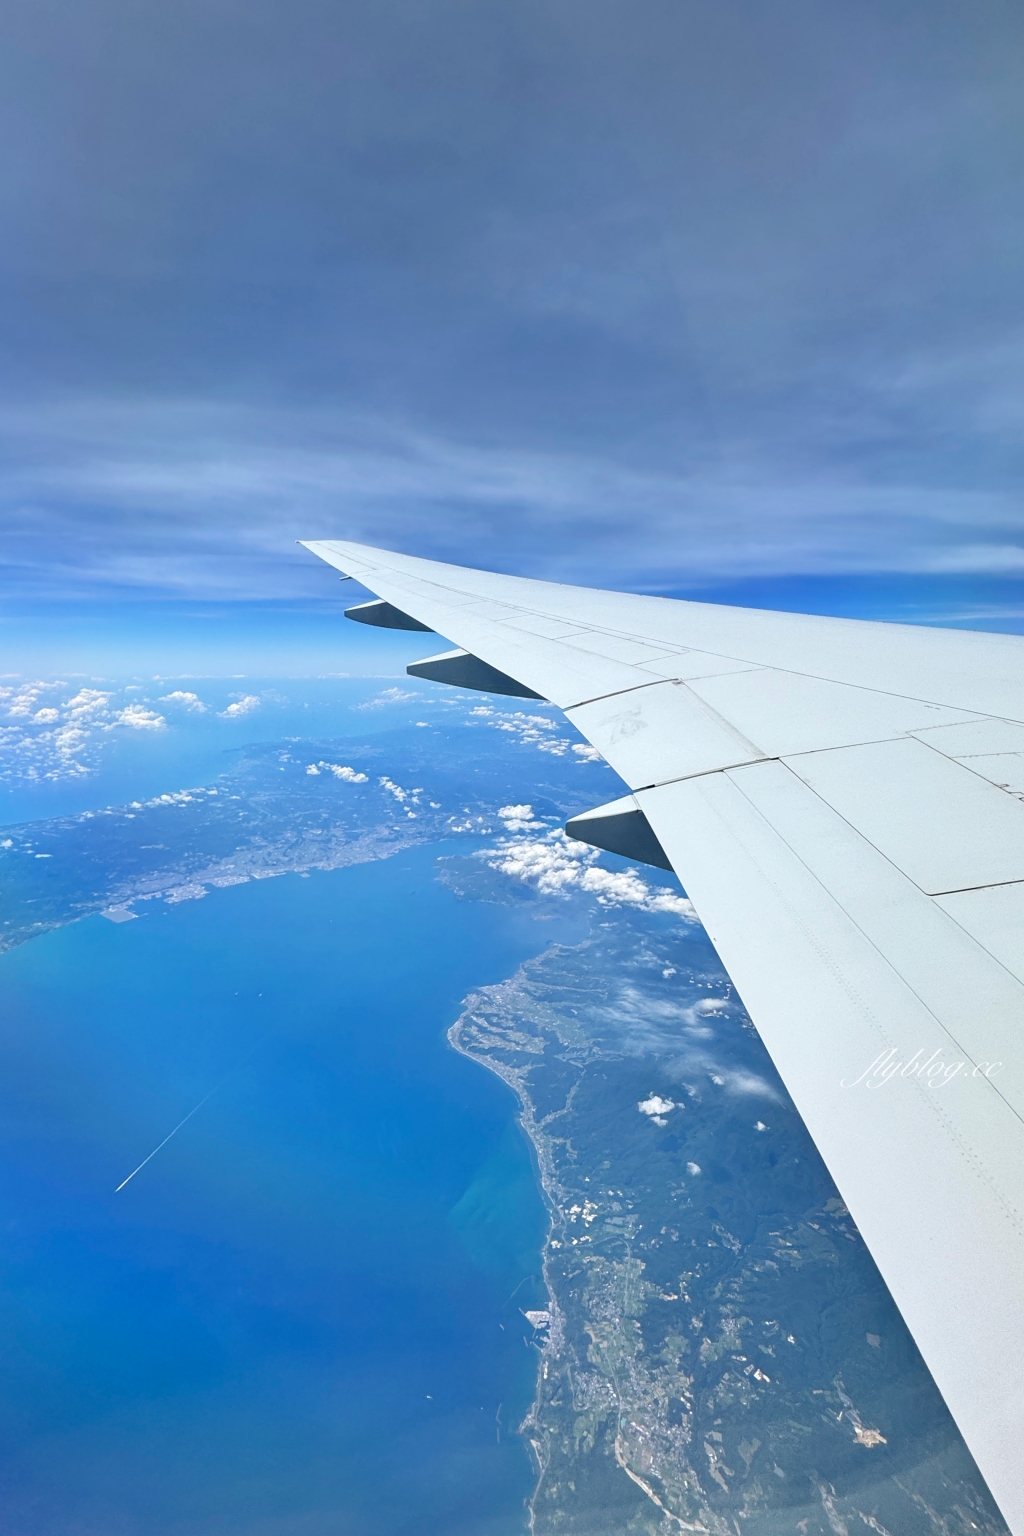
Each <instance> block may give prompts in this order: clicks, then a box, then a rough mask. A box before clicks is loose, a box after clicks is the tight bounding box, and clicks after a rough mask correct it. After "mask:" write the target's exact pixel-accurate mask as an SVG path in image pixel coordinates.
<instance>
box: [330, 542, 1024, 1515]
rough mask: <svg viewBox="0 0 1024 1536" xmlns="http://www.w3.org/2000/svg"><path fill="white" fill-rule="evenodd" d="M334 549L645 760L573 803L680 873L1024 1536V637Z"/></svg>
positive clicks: (464, 663)
mask: <svg viewBox="0 0 1024 1536" xmlns="http://www.w3.org/2000/svg"><path fill="white" fill-rule="evenodd" d="M306 548H308V549H310V550H311V551H312V552H313V553H314V554H316V555H319V556H320V558H321V559H323V560H326V561H327V562H328V563H329V564H330V565H333V566H335V567H337V568H338V569H339V570H341V571H343V572H344V573H345V574H346V575H350V576H354V577H356V578H357V579H358V581H359V582H361V583H362V584H363V585H364V586H366V587H368V588H369V589H370V590H371V591H372V592H375V593H377V594H378V596H379V598H380V599H382V601H381V602H380V603H378V604H369V605H365V606H364V609H363V611H362V612H359V613H354V614H353V616H354V617H357V618H362V619H363V620H364V621H365V622H370V623H380V624H384V625H386V626H388V627H402V628H423V629H429V630H433V631H435V632H437V633H438V634H441V635H444V636H446V637H447V638H448V639H449V640H450V641H452V642H454V644H455V645H456V646H458V647H459V649H458V650H456V651H452V652H448V653H445V654H442V655H440V656H437V657H432V658H428V660H427V661H425V662H423V663H419V664H417V665H415V666H413V667H411V668H410V669H409V670H410V672H412V673H414V674H416V675H420V676H426V677H436V678H439V679H441V680H444V681H450V682H454V683H457V684H461V685H462V686H466V687H482V688H485V689H490V690H491V691H496V692H505V693H513V694H519V695H522V696H527V697H531V696H532V697H540V698H544V699H548V700H550V701H551V702H552V703H554V704H556V705H558V706H559V707H560V708H561V709H563V710H564V711H565V714H566V715H567V717H568V718H569V719H570V720H571V721H572V723H573V724H574V725H575V726H576V727H577V729H578V730H579V731H580V732H581V733H582V735H583V736H584V737H585V738H586V739H587V740H588V741H589V742H591V743H592V744H593V745H594V746H595V747H597V748H598V750H599V751H600V752H601V753H602V754H603V756H604V757H605V758H606V759H607V761H608V762H609V763H610V764H611V766H612V767H613V768H614V769H615V770H616V772H617V773H618V774H619V775H620V776H621V777H622V778H623V779H624V780H625V782H626V784H627V785H628V786H629V788H630V790H631V791H632V794H631V795H629V796H627V797H626V798H625V800H623V801H619V802H615V803H613V804H612V805H611V806H608V807H603V808H598V809H597V810H596V811H595V812H593V813H589V814H588V815H585V816H581V817H579V818H576V820H575V822H572V823H570V824H569V828H568V830H569V831H570V832H571V833H573V834H574V835H577V836H583V837H584V838H586V840H588V841H591V842H594V843H596V844H597V845H598V846H601V847H608V848H613V849H615V850H616V851H621V852H625V853H627V854H629V853H633V854H634V855H635V856H637V857H640V858H646V859H647V861H648V862H654V863H658V862H660V863H663V864H665V865H666V866H667V865H670V866H671V867H672V868H673V869H674V870H675V871H676V872H677V874H678V875H679V878H680V880H681V881H682V884H683V886H684V888H685V890H686V892H687V895H688V896H689V897H690V900H691V901H692V902H693V904H694V907H695V908H696V910H697V912H698V914H699V915H700V918H701V920H702V922H703V923H704V926H705V928H706V929H707V931H708V933H709V934H710V936H711V939H712V941H713V943H714V945H715V947H716V949H717V950H718V952H719V954H720V956H721V958H722V961H723V963H724V965H725V967H726V969H727V970H728V972H729V974H730V976H731V977H732V979H733V981H734V982H735V984H736V986H737V988H738V990H739V992H740V995H741V996H742V998H743V1001H744V1003H745V1005H746V1007H747V1010H748V1012H749V1013H750V1016H751V1018H752V1019H753V1021H754V1023H755V1025H756V1027H757V1029H758V1031H759V1033H760V1035H761V1037H762V1039H763V1040H764V1042H765V1045H766V1046H767V1048H768V1050H769V1052H770V1053H771V1055H772V1058H773V1060H774V1062H775V1064H776V1066H777V1068H778V1070H779V1073H780V1074H781V1076H782V1078H783V1081H784V1082H785V1084H786V1086H787V1088H788V1089H789V1092H790V1094H791V1095H792V1097H793V1100H794V1102H795V1103H796V1105H797V1108H798V1109H799V1111H800V1113H801V1114H802V1116H803V1118H804V1120H805V1122H806V1124H807V1126H808V1129H809V1130H810V1132H811V1135H812V1136H813V1138H814V1140H815V1142H816V1144H817V1146H818V1148H819V1150H820V1152H821V1154H822V1157H823V1158H824V1160H825V1163H826V1164H827V1166H828V1169H829V1172H830V1173H831V1175H832V1177H833V1179H834V1180H835V1182H836V1184H837V1186H838V1188H839V1190H840V1192H841V1194H842V1196H843V1198H844V1200H845V1201H846V1203H847V1205H848V1206H849V1209H850V1211H851V1213H852V1214H853V1217H854V1219H855V1220H856V1222H857V1224H858V1226H859V1228H860V1231H861V1233H862V1234H863V1236H864V1239H865V1241H866V1242H867V1244H868V1247H869V1248H870V1250H871V1253H872V1255H873V1256H874V1259H875V1261H876V1263H877V1264H878V1267H879V1269H880V1270H881V1272H882V1275H883V1277H884V1278H885V1281H886V1283H887V1284H888V1286H889V1289H890V1291H891V1292H892V1295H893V1297H894V1298H895V1300H896V1303H897V1305H898V1306H899V1308H900V1310H901V1312H902V1314H903V1316H904V1318H905V1320H906V1322H907V1325H908V1326H909V1328H910V1330H911V1333H912V1334H913V1336H914V1339H915V1341H916V1342H917V1345H918V1347H919V1349H920V1350H921V1353H922V1355H923V1356H924V1359H925V1360H926V1362H927V1364H928V1366H929V1368H930V1370H931V1372H932V1374H933V1376H934V1378H935V1380H936V1382H937V1383H938V1385H939V1387H940V1389H941V1391H942V1393H943V1395H944V1396H945V1399H946V1402H947V1404H948V1406H949V1408H950V1411H951V1412H952V1414H953V1417H954V1418H955V1420H956V1422H957V1424H958V1426H959V1428H960V1430H961V1432H962V1434H963V1436H964V1439H965V1440H966V1442H967V1445H968V1446H969V1448H970V1450H971V1452H972V1454H973V1455H974V1457H975V1460H976V1461H977V1463H978V1465H979V1467H980V1468H981V1471H982V1473H983V1475H984V1476H985V1478H986V1479H987V1481H988V1484H989V1487H990V1488H991V1490H992V1493H993V1496H994V1497H995V1499H996V1501H997V1503H998V1504H999V1506H1000V1508H1001V1511H1002V1513H1003V1516H1004V1518H1005V1520H1006V1521H1007V1523H1008V1524H1009V1526H1010V1528H1011V1529H1012V1530H1013V1531H1014V1532H1015V1533H1016V1536H1024V1473H1022V1472H1021V1470H1020V1468H1021V1464H1022V1463H1021V1455H1022V1453H1021V1429H1022V1425H1024V1386H1022V1379H1024V1375H1022V1373H1024V1118H1022V1117H1024V803H1022V801H1024V639H1021V638H1018V637H1016V636H1004V635H987V634H977V633H970V632H961V631H951V630H937V629H924V628H917V627H911V626H905V625H893V624H874V623H865V622H860V621H856V620H840V619H825V618H814V617H809V616H805V615H799V614H778V613H768V612H759V611H756V610H752V609H742V608H728V607H723V606H719V605H711V604H703V603H684V602H675V601H672V600H666V599H663V598H656V597H642V596H636V595H631V594H626V593H617V592H599V591H593V590H590V589H587V588H582V587H572V586H563V585H559V584H556V583H551V582H543V581H530V580H525V579H522V578H519V577H514V576H501V575H496V574H493V573H490V572H485V571H474V570H468V569H464V568H462V567H459V566H453V565H444V564H441V563H438V562H435V561H432V560H420V559H416V558H413V557H411V556H406V555H399V554H392V553H390V552H388V551H386V550H380V549H373V548H370V547H368V546H366V545H362V544H351V543H344V542H340V541H333V540H327V541H320V542H311V543H308V544H307V545H306ZM371 610H372V611H371Z"/></svg>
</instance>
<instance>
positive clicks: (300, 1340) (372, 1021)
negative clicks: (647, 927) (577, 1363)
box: [0, 849, 578, 1536]
mask: <svg viewBox="0 0 1024 1536" xmlns="http://www.w3.org/2000/svg"><path fill="white" fill-rule="evenodd" d="M434 857H435V852H434V850H431V849H419V850H414V851H411V852H407V853H405V854H402V855H399V856H397V857H395V858H393V859H389V860H386V861H383V862H380V863H375V864H370V865H364V866H357V867H354V868H350V869H346V870H340V871H335V872H333V873H330V874H316V875H313V876H311V877H310V878H306V879H303V878H298V877H295V876H286V877H283V878H280V879H275V880H264V881H259V882H253V883H251V884H249V885H245V886H239V887H236V888H234V889H229V890H224V891H218V892H215V893H214V894H212V895H210V896H208V897H207V898H206V899H205V900H202V901H196V902H187V903H184V904H182V905H179V906H176V907H168V906H165V905H164V904H162V903H152V904H150V905H149V907H148V908H147V909H146V913H145V916H144V917H143V918H142V919H141V920H140V921H137V922H132V923H127V924H123V925H120V926H115V925H113V924H110V923H107V922H105V921H104V920H103V919H100V918H91V919H89V920H87V921H85V922H83V923H80V924H77V925H74V926H71V927H67V928H63V929H60V930H58V931H56V932H54V933H51V934H48V935H46V936H44V937H43V938H40V939H37V940H34V941H33V942H31V943H29V944H26V945H23V946H21V947H20V948H18V949H15V950H13V951H11V952H10V953H8V954H6V955H4V956H2V957H0V997H2V1014H0V1110H2V1115H0V1126H2V1129H0V1220H2V1222H3V1228H4V1238H5V1240H4V1244H3V1254H2V1259H0V1313H2V1322H0V1339H2V1343H0V1351H2V1369H0V1436H2V1442H3V1453H2V1467H0V1499H2V1504H3V1508H4V1510H5V1517H4V1530H5V1531H7V1532H10V1533H12V1536H29V1533H32V1536H35V1533H44V1532H45V1533H47V1536H50V1533H53V1532H55V1531H68V1532H71V1531H73V1532H74V1533H75V1536H93V1533H96V1536H100V1533H102V1536H111V1533H118V1536H121V1533H124V1536H134V1533H136V1532H137V1533H140V1536H142V1533H146V1536H158V1533H164V1532H168V1533H170V1532H174V1533H189V1536H193V1533H195V1536H200V1533H211V1536H212V1533H215V1532H216V1533H218V1536H219V1533H228V1532H234V1531H238V1532H243V1531H244V1532H245V1533H247V1536H253V1533H259V1536H271V1533H278V1532H280V1533H285V1532H287V1533H289V1536H292V1533H301V1536H318V1533H320V1532H331V1533H332V1536H338V1533H344V1536H348V1533H352V1536H398V1533H404V1532H413V1531H415V1532H417V1533H419V1532H424V1531H435V1530H436V1531H444V1532H446V1533H451V1536H458V1533H460V1532H465V1533H472V1536H505V1533H512V1532H515V1531H519V1530H520V1529H521V1528H522V1524H523V1513H522V1506H523V1500H524V1498H525V1497H526V1495H527V1494H528V1492H529V1488H530V1484H531V1473H530V1468H529V1464H528V1461H527V1457H526V1454H525V1451H524V1449H523V1446H522V1444H521V1442H520V1441H519V1439H518V1437H517V1436H516V1435H515V1434H514V1433H513V1432H512V1429H511V1426H514V1424H515V1423H516V1422H517V1421H518V1418H519V1417H520V1416H521V1415H522V1413H523V1412H524V1411H525V1408H526V1406H527V1404H528V1402H529V1399H530V1397H531V1395H532V1386H533V1375H534V1361H535V1358H536V1357H535V1355H534V1352H533V1350H532V1349H531V1348H530V1347H529V1346H528V1344H527V1342H526V1339H525V1336H526V1335H527V1334H528V1333H529V1332H530V1330H529V1328H528V1326H527V1325H526V1324H525V1323H524V1321H523V1319H522V1316H521V1313H520V1310H519V1309H520V1307H522V1306H528V1305H530V1303H531V1298H533V1299H539V1292H538V1291H537V1289H536V1286H537V1281H536V1279H535V1278H531V1277H533V1276H535V1275H536V1272H537V1266H538V1247H539V1244H540V1241H541V1237H542V1233H543V1229H544V1219H545V1218H544V1213H543V1209H542V1206H541V1202H540V1198H539V1195H538V1194H537V1192H536V1187H535V1182H534V1178H533V1173H532V1170H531V1166H530V1162H529V1156H528V1152H527V1149H526V1146H525V1144H524V1142H523V1141H522V1139H521V1137H520V1135H519V1132H518V1130H517V1128H516V1127H515V1125H514V1110H515V1106H514V1102H513V1100H512V1096H511V1094H510V1093H509V1092H508V1091H507V1090H506V1089H505V1088H504V1086H503V1085H502V1084H501V1083H499V1082H498V1081H497V1080H496V1079H495V1078H494V1077H493V1076H491V1075H490V1074H488V1073H487V1072H485V1071H483V1070H481V1069H480V1068H479V1067H477V1066H475V1065H474V1064H472V1063H471V1062H469V1061H467V1060H465V1059H464V1058H462V1057H460V1056H458V1055H456V1054H455V1053H454V1052H453V1051H451V1050H450V1048H449V1047H448V1046H447V1043H446V1040H445V1037H444V1032H445V1029H446V1028H447V1026H448V1025H449V1024H450V1023H451V1022H452V1021H453V1020H454V1018H455V1017H456V1016H457V1013H458V1011H459V1001H460V999H461V998H462V996H463V995H464V994H465V993H466V992H467V991H468V990H470V989H472V988H473V987H475V986H478V985H480V984H483V983H487V982H491V981H497V980H500V979H501V978H503V977H505V976H507V975H509V974H511V973H512V972H513V971H514V970H515V968H516V966H517V964H518V963H519V962H520V961H521V960H522V959H523V958H525V956H527V955H528V954H531V953H536V952H537V951H539V950H540V949H542V948H543V947H544V945H545V943H546V942H549V941H550V940H552V939H556V938H559V939H562V938H565V937H568V936H570V935H568V934H566V933H563V932H561V931H558V932H556V931H555V925H553V924H551V923H543V924H542V923H539V922H537V921H536V920H534V919H533V918H531V917H530V916H529V915H528V914H524V913H523V911H522V910H521V909H516V908H496V907H494V906H483V905H481V904H476V903H471V902H460V901H459V900H457V899H456V898H455V897H454V896H453V895H452V894H451V893H450V892H449V891H447V890H446V889H445V888H443V887H441V886H439V885H438V884H437V882H436V881H435V879H434ZM576 936H578V935H576ZM215 1084H219V1086H218V1087H217V1089H216V1092H215V1093H214V1094H213V1096H212V1097H211V1098H210V1100H209V1102H208V1103H207V1104H205V1105H204V1106H203V1108H202V1109H200V1110H199V1112H198V1113H197V1114H196V1115H195V1116H194V1117H193V1119H191V1120H190V1121H189V1122H188V1124H187V1125H186V1126H184V1127H183V1128H182V1130H181V1131H180V1132H179V1134H178V1135H177V1136H175V1137H174V1138H173V1139H172V1140H171V1141H170V1142H169V1143H168V1145H167V1146H166V1147H165V1148H164V1149H163V1150H162V1151H161V1152H160V1153H159V1154H158V1155H157V1156H156V1157H155V1158H154V1159H153V1161H152V1162H151V1163H149V1164H148V1165H147V1167H146V1168H144V1169H143V1170H142V1172H141V1173H140V1174H138V1176H137V1177H136V1178H135V1179H134V1180H132V1182H131V1183H130V1184H129V1185H128V1186H127V1187H126V1188H125V1189H124V1190H123V1191H122V1193H120V1194H117V1195H115V1194H114V1189H115V1186H116V1185H117V1184H118V1183H119V1182H120V1181H121V1180H122V1179H123V1178H124V1177H125V1176H126V1174H128V1173H129V1172H130V1171H131V1169H132V1168H133V1167H134V1166H135V1165H136V1163H138V1162H139V1160H140V1159H141V1158H142V1157H143V1156H145V1154H146V1153H147V1152H149V1151H150V1150H151V1149H152V1148H153V1147H154V1146H155V1145H156V1143H157V1142H158V1141H159V1140H160V1139H161V1137H163V1136H164V1135H166V1134H167V1132H168V1131H169V1130H170V1129H171V1127H172V1126H173V1125H174V1124H175V1123H176V1122H177V1121H178V1120H180V1118H181V1117H182V1115H184V1114H185V1113H186V1112H187V1111H188V1110H189V1109H191V1108H192V1107H193V1105H194V1104H196V1103H197V1102H198V1101H199V1100H200V1099H201V1098H202V1097H203V1095H204V1094H206V1093H207V1092H208V1091H209V1090H210V1088H211V1087H213V1086H214V1085H215ZM517 1287H518V1289H517ZM513 1292H515V1294H514V1295H512V1293H513Z"/></svg>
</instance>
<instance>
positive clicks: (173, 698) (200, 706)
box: [160, 688, 206, 715]
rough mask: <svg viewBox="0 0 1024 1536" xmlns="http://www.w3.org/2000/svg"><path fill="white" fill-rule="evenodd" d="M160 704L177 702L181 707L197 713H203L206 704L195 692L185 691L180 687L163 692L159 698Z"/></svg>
mask: <svg viewBox="0 0 1024 1536" xmlns="http://www.w3.org/2000/svg"><path fill="white" fill-rule="evenodd" d="M160 703H161V704H177V705H179V706H180V707H181V708H182V709H188V710H191V711H192V712H193V714H197V715H205V713H206V705H205V704H204V703H203V701H202V699H201V698H200V697H199V695H198V694H196V693H186V692H185V691H184V689H182V688H175V690H174V692H173V693H165V694H164V695H163V697H162V698H161V700H160Z"/></svg>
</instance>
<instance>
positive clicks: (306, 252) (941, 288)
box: [0, 0, 1024, 600]
mask: <svg viewBox="0 0 1024 1536" xmlns="http://www.w3.org/2000/svg"><path fill="white" fill-rule="evenodd" d="M109 37H116V38H117V47H116V48H111V47H105V46H103V44H102V40H103V39H105V38H109ZM1022 44H1024V15H1022V13H1021V11H1020V9H1019V7H1018V8H1015V7H1011V6H1004V7H1002V8H996V9H994V8H991V7H990V8H988V9H987V10H985V11H984V13H982V12H980V11H978V10H977V8H971V7H965V6H963V5H954V4H952V3H951V0H935V3H934V4H931V5H929V6H927V7H922V6H918V7H902V8H901V7H892V6H883V5H878V4H866V5H861V6H856V7H836V6H831V7H830V6H821V5H819V4H815V3H813V0H784V3H782V4H779V5H775V6H772V7H770V8H768V9H765V8H764V7H761V6H756V5H754V4H752V3H751V0H719V3H715V4H711V3H709V0H640V4H639V5H638V6H634V7H631V8H629V9H628V10H627V9H625V8H623V7H622V6H621V5H611V4H609V3H606V0H588V3H587V4H586V5H584V4H583V0H550V3H545V4H544V5H541V4H539V3H537V0H523V3H519V4H516V5H511V4H497V5H492V6H488V7H483V8H478V9H477V10H475V11H472V12H471V13H470V12H467V10H466V8H465V7H464V6H462V5H458V4H455V3H454V0H427V3H425V4H423V5H420V6H418V7H413V8H411V9H410V8H409V7H408V6H406V5H403V6H401V7H399V6H398V5H397V4H396V3H395V0H380V3H378V4H375V5H373V6H367V7H362V8H359V7H351V6H349V7H345V6H341V7H339V6H337V5H329V4H327V3H326V0H296V3H295V4H293V5H290V6H289V7H288V8H287V9H282V8H281V7H275V6H272V5H270V4H269V3H268V0H245V3H243V0H201V3H200V0H182V3H181V4H179V5H177V6H176V7H175V9H174V18H173V24H172V23H171V21H170V20H169V19H168V14H167V13H165V11H163V10H161V9H160V8H159V7H139V6H131V5H128V4H127V3H126V0H89V3H88V4H87V5H84V6H80V7H73V8H70V9H66V11H65V13H64V14H62V17H61V23H60V25H59V26H57V25H54V24H53V21H52V17H51V15H50V12H49V11H48V10H47V8H46V7H45V6H44V7H40V6H39V5H38V4H35V3H33V0H11V4H10V5H9V6H8V8H7V12H6V15H5V38H4V50H3V57H2V59H0V132H2V134H3V141H4V143H5V144H6V145H7V146H8V147H9V153H8V154H7V155H5V157H4V160H3V164H2V165H0V218H2V221H3V227H4V229H5V233H6V239H5V241H4V248H3V252H2V253H0V281H3V282H4V283H5V284H6V288H7V292H8V293H9V295H10V297H11V302H10V304H9V305H8V306H7V310H6V312H7V316H8V318H7V320H6V322H5V331H4V359H5V366H4V379H5V383H4V385H3V387H2V392H0V430H2V431H3V435H4V439H5V444H6V456H5V468H4V471H3V474H2V476H0V517H2V519H3V525H4V528H5V535H6V538H5V544H4V552H3V562H4V564H3V568H2V569H0V583H2V584H3V586H4V587H5V589H6V591H7V592H13V591H16V592H21V593H26V592H28V593H35V594H36V595H37V596H39V597H40V598H46V599H47V600H50V599H52V598H54V597H59V596H61V595H66V594H72V593H73V594H79V595H81V594H85V595H88V594H90V593H92V594H95V593H103V594H105V595H107V596H110V595H112V594H116V593H119V592H120V593H124V592H128V593H160V594H175V593H177V594H181V593H187V594H188V595H190V596H192V595H195V594H198V595H200V596H203V595H214V594H221V595H224V596H228V597H253V596H260V597H266V596H271V595H273V596H285V597H292V598H310V597H316V596H319V595H322V594H326V593H328V592H333V591H334V590H336V589H333V588H329V587H328V586H327V585H326V583H327V582H329V581H330V580H331V578H330V576H329V574H326V573H324V572H323V571H321V570H319V569H318V568H317V567H316V565H315V564H314V562H313V561H312V559H311V557H309V556H307V555H306V554H305V553H304V552H303V551H297V550H296V549H295V547H294V544H293V542H292V541H293V540H294V539H295V538H296V537H300V536H301V537H309V536H331V535H335V536H340V537H346V538H355V539H365V540H367V541H369V542H371V543H381V544H385V545H393V546H399V547H402V548H406V549H409V550H411V551H413V552H417V553H421V554H424V555H430V556H440V557H444V558H454V559H456V560H463V561H465V562H468V563H475V564H483V565H488V566H493V567H500V568H504V569H509V570H515V571H521V572H524V573H529V574H536V575H542V576H548V577H553V578H557V579H573V580H579V581H586V582H596V583H599V584H600V583H603V584H606V585H627V586H628V585H632V586H637V587H642V588H646V589H649V590H655V591H657V590H666V589H672V588H680V587H684V586H686V587H690V586H699V585H700V584H702V583H704V584H707V583H714V582H720V581H722V580H723V579H726V578H728V579H746V578H751V577H761V576H770V575H773V574H776V575H778V574H787V573H801V572H806V573H819V574H820V573H824V574H833V575H835V574H844V573H850V572H868V573H872V572H874V573H879V572H895V573H918V574H923V575H925V576H929V577H933V578H935V579H936V580H938V579H939V578H940V577H944V576H946V575H948V574H950V573H952V574H954V575H957V576H960V577H963V578H965V579H968V578H974V577H983V576H991V577H993V578H999V579H1003V580H1006V581H1010V580H1013V579H1015V578H1019V577H1020V575H1021V573H1022V570H1024V553H1022V551H1024V535H1022V524H1024V518H1022V509H1021V502H1020V489H1019V488H1020V483H1021V482H1020V472H1021V457H1020V435H1019V430H1018V423H1019V420H1020V416H1021V409H1022V405H1024V400H1022V386H1021V379H1022V377H1024V367H1022V364H1024V299H1022V288H1021V284H1020V277H1019V253H1020V249H1021V241H1022V235H1024V195H1022V191H1021V189H1022V187H1024V131H1022V123H1021V117H1022V112H1024V109H1022V105H1021V103H1022V102H1024V89H1022V69H1021V58H1022V57H1024V47H1022Z"/></svg>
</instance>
